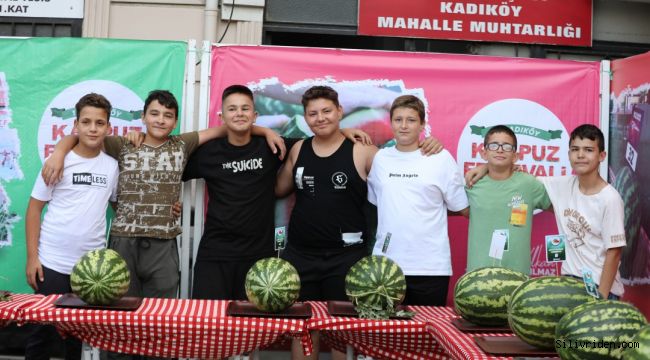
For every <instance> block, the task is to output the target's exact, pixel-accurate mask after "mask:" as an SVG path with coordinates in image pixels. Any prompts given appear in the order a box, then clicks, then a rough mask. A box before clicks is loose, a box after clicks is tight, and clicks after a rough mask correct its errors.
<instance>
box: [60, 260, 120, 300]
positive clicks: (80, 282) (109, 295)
mask: <svg viewBox="0 0 650 360" xmlns="http://www.w3.org/2000/svg"><path fill="white" fill-rule="evenodd" d="M130 281H131V275H130V273H129V269H128V267H127V266H126V261H124V259H123V258H122V257H121V256H120V255H119V254H118V253H117V252H116V251H114V250H111V249H100V250H92V251H89V252H87V253H86V254H85V255H84V256H82V257H81V259H79V261H78V262H77V263H76V264H75V266H74V267H73V268H72V273H71V274H70V287H71V288H72V292H74V293H75V294H76V295H77V296H79V298H81V300H83V301H85V302H86V303H87V304H91V305H109V304H111V303H113V302H114V301H115V300H117V299H120V298H121V297H122V296H124V294H126V292H127V291H128V290H129V284H130Z"/></svg>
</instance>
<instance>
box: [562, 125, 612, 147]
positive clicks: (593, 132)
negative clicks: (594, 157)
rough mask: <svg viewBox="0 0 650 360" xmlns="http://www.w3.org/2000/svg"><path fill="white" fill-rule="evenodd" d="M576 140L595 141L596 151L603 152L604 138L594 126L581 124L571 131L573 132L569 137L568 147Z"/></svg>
mask: <svg viewBox="0 0 650 360" xmlns="http://www.w3.org/2000/svg"><path fill="white" fill-rule="evenodd" d="M576 138H578V139H589V140H591V141H596V142H597V143H598V150H599V151H600V152H603V151H605V136H604V135H603V132H602V131H600V129H599V128H598V127H597V126H595V125H591V124H583V125H580V126H578V127H577V128H575V129H573V131H571V137H570V138H569V146H571V143H572V142H573V140H574V139H576Z"/></svg>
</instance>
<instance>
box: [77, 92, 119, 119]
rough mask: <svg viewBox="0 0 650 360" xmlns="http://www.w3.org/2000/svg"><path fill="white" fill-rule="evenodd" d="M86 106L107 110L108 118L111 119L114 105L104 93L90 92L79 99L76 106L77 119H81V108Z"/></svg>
mask: <svg viewBox="0 0 650 360" xmlns="http://www.w3.org/2000/svg"><path fill="white" fill-rule="evenodd" d="M86 106H92V107H95V108H98V109H102V110H104V111H106V120H110V117H111V109H112V106H111V102H110V101H108V99H106V98H105V97H104V95H100V94H96V93H90V94H86V95H84V96H82V97H81V99H79V101H77V104H76V105H75V106H74V109H75V112H76V116H77V120H79V115H80V114H81V110H82V109H83V108H85V107H86Z"/></svg>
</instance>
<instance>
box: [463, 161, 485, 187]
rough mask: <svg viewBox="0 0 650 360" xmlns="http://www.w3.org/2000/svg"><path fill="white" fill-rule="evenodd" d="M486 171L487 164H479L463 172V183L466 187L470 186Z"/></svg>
mask: <svg viewBox="0 0 650 360" xmlns="http://www.w3.org/2000/svg"><path fill="white" fill-rule="evenodd" d="M487 173H488V168H487V165H485V164H480V165H477V166H475V167H474V168H473V169H471V170H469V171H467V172H466V173H465V184H466V185H467V187H468V188H472V186H474V184H476V183H477V182H478V181H479V180H481V179H482V178H483V177H484V176H485V175H487Z"/></svg>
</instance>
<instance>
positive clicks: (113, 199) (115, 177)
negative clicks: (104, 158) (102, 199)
mask: <svg viewBox="0 0 650 360" xmlns="http://www.w3.org/2000/svg"><path fill="white" fill-rule="evenodd" d="M111 160H112V158H111ZM109 176H110V177H109V179H113V184H112V186H111V196H110V198H109V199H110V201H111V202H117V181H118V178H119V176H120V170H119V168H118V167H117V162H115V166H114V167H113V171H112V173H110V174H109Z"/></svg>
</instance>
